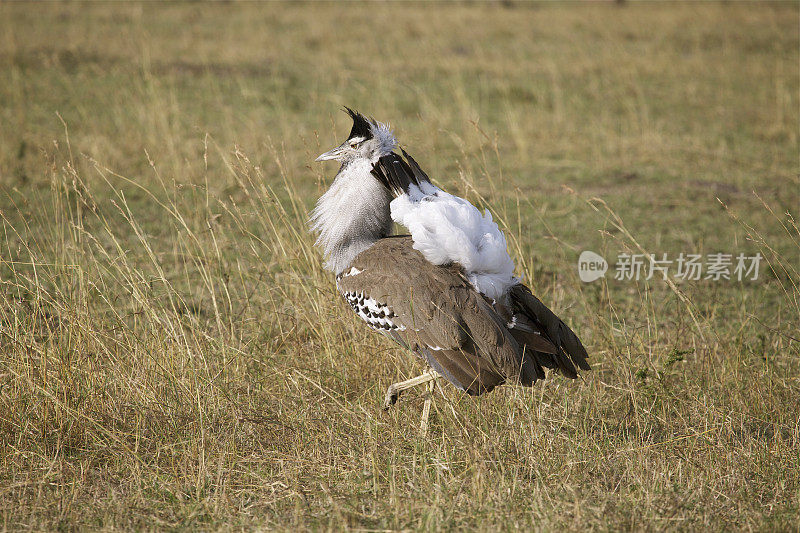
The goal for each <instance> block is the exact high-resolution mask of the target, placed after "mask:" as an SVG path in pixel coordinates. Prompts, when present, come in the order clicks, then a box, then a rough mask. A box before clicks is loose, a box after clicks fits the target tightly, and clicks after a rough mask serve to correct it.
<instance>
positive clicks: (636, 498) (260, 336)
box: [0, 3, 800, 530]
mask: <svg viewBox="0 0 800 533" xmlns="http://www.w3.org/2000/svg"><path fill="white" fill-rule="evenodd" d="M798 20H799V19H798V5H797V4H796V3H785V4H753V5H751V4H730V5H728V4H725V5H717V4H656V5H649V4H648V5H636V4H631V5H625V6H622V7H619V6H616V5H611V4H600V5H594V4H593V5H588V4H577V5H563V6H562V5H539V4H510V5H509V6H503V5H495V4H466V5H462V4H438V5H430V6H426V5H417V4H389V5H383V4H355V5H351V4H347V5H341V6H340V5H333V4H305V5H290V4H242V5H239V4H234V5H209V4H168V5H156V4H141V5H140V4H124V5H117V4H114V5H105V4H41V5H40V4H7V3H3V4H0V74H1V75H2V79H3V80H4V82H3V83H2V84H0V121H2V127H1V128H0V234H1V235H2V236H0V524H1V525H2V526H3V527H4V528H5V529H10V530H21V529H34V530H42V529H56V528H58V529H73V528H80V529H89V528H97V529H167V528H169V529H192V530H195V529H255V528H275V529H295V528H304V529H315V530H316V529H342V528H353V529H465V528H468V529H478V530H488V529H498V528H499V529H513V528H526V529H528V528H533V529H538V530H561V529H579V528H580V529H583V528H591V529H610V530H619V529H629V530H630V529H633V530H641V529H647V530H662V529H668V530H672V529H683V530H696V529H711V530H718V529H723V528H724V529H732V530H740V529H757V530H797V529H798V524H800V519H799V518H798V516H799V513H800V474H799V473H798V472H800V409H798V405H800V381H798V375H799V374H798V372H799V371H800V363H798V356H800V350H799V349H798V339H800V333H799V332H798V324H800V292H799V291H798V287H800V276H799V275H798V254H799V253H800V246H799V244H798V242H799V241H800V236H799V234H798V228H797V225H796V223H795V219H796V217H797V212H798V196H799V194H798V188H799V187H800V182H798V179H797V171H798V91H799V90H800V81H799V80H798V78H799V76H798V60H799V57H800V53H798V47H799V46H800V44H799V41H800V40H799V38H798ZM342 104H347V105H350V106H352V107H355V108H357V109H359V110H361V111H363V112H365V113H368V114H372V115H375V116H376V117H377V118H379V119H381V120H389V121H391V122H393V123H394V124H395V126H396V131H397V133H398V136H399V137H400V139H401V142H403V144H404V145H405V146H406V147H407V148H408V149H409V150H410V151H411V153H412V154H413V155H414V156H415V158H416V159H418V160H419V161H420V163H421V164H422V165H423V166H424V167H425V168H426V169H427V170H429V171H430V174H431V175H432V176H434V177H435V179H437V180H438V182H439V183H441V184H442V185H443V186H445V187H446V188H448V189H449V190H450V191H452V192H454V193H457V194H460V195H464V196H466V197H467V198H469V199H470V200H472V201H474V202H476V203H478V204H480V205H486V206H490V207H491V209H492V210H493V212H494V213H495V214H496V215H497V218H498V219H499V220H500V221H501V224H502V225H503V226H504V228H505V229H506V230H507V232H508V234H509V237H510V245H511V250H512V252H513V255H514V257H515V259H516V260H517V262H518V265H520V267H521V271H522V272H523V273H524V275H525V276H526V279H527V281H528V282H529V283H530V284H531V285H532V286H533V287H534V288H535V291H536V292H537V293H538V294H539V295H540V296H541V298H542V299H543V300H544V301H545V302H547V303H549V304H550V305H551V306H552V307H553V308H554V310H555V311H556V312H558V313H559V314H561V315H562V316H563V317H564V318H565V319H566V320H567V321H568V322H569V323H570V324H571V325H572V326H573V327H574V329H575V330H576V331H577V332H578V333H579V334H580V335H581V336H582V338H583V339H584V341H585V342H586V344H587V346H588V347H589V349H590V352H591V353H592V360H591V362H592V364H593V366H594V370H593V371H592V372H590V373H588V374H586V375H585V376H584V379H583V380H580V381H578V382H569V381H567V380H564V379H561V378H558V377H556V378H554V379H549V380H547V381H546V382H544V383H541V384H540V385H537V386H536V387H535V388H533V389H517V388H512V387H504V388H501V389H498V390H497V391H496V392H493V393H492V394H490V395H487V396H485V397H481V398H465V397H462V396H460V395H459V394H457V393H456V391H454V390H453V389H452V388H450V387H447V386H446V387H444V389H443V394H441V395H438V396H437V399H436V403H435V408H434V412H433V414H432V427H431V429H430V431H429V433H428V436H427V438H426V439H422V438H420V436H419V434H418V432H417V431H416V429H415V428H416V424H417V423H418V420H419V412H420V407H421V399H420V396H419V395H418V394H417V393H415V392H411V393H407V394H406V395H404V397H403V398H402V399H401V402H400V404H399V408H397V409H394V410H393V411H391V412H389V413H384V412H383V411H381V410H380V401H381V398H382V393H383V392H384V390H385V387H386V386H387V385H388V384H389V383H391V382H392V381H394V380H396V379H398V378H403V377H408V376H410V375H412V374H414V373H415V372H418V371H419V370H420V369H421V366H420V364H419V363H418V362H417V361H415V360H414V359H413V358H411V357H409V356H408V355H407V354H405V353H403V352H402V351H401V350H400V349H398V348H397V347H395V346H393V345H391V344H390V343H388V342H386V341H385V340H382V339H380V338H378V337H377V336H376V335H374V334H373V333H371V332H370V331H368V330H367V328H365V327H363V326H362V324H360V323H359V322H358V320H357V319H356V318H355V317H353V316H351V315H350V313H349V309H348V308H347V307H346V305H345V304H344V303H343V302H342V301H340V299H339V298H338V296H337V295H336V293H335V290H334V286H333V282H332V279H331V277H330V275H329V274H328V273H326V272H324V271H323V270H322V269H321V261H320V257H319V253H318V251H317V250H315V249H314V248H313V247H312V245H311V243H312V239H311V237H310V236H309V235H307V233H306V225H305V218H306V213H307V210H308V209H309V207H310V206H311V205H312V204H313V201H314V200H315V199H316V197H317V196H318V195H319V194H320V193H321V192H322V191H323V190H324V188H325V187H326V185H327V183H329V181H330V178H331V177H332V175H333V172H334V169H332V168H328V167H322V166H316V165H315V166H311V163H310V162H311V161H312V160H313V157H314V156H315V155H316V154H318V153H319V152H321V151H323V150H324V149H327V148H329V147H330V146H332V145H333V144H334V143H336V142H337V140H341V137H342V135H344V133H346V128H347V127H348V126H347V125H346V124H345V122H346V119H345V117H344V115H341V114H340V113H338V111H337V109H338V108H339V107H340V106H341V105H342ZM639 247H641V250H644V251H647V252H649V253H664V252H666V253H669V254H670V255H677V254H678V253H679V252H685V253H703V254H707V253H712V252H729V253H738V252H746V253H755V252H757V251H759V252H761V253H762V254H763V255H764V257H765V258H766V260H767V261H768V263H769V265H764V267H763V268H762V273H761V276H760V277H759V279H758V280H757V281H754V282H748V283H738V282H712V281H699V282H688V283H682V284H678V285H675V286H672V287H671V286H669V285H667V284H665V283H664V282H662V281H657V280H651V281H640V282H638V283H636V282H617V281H613V280H608V281H606V282H596V283H594V284H582V283H581V282H580V281H579V280H578V277H577V270H576V266H575V263H576V261H577V256H578V254H579V252H580V251H581V250H585V249H592V250H595V251H597V252H600V253H602V254H603V255H605V256H606V257H607V258H609V259H612V261H613V258H614V257H616V255H617V254H618V253H620V252H622V251H630V250H634V251H636V250H639Z"/></svg>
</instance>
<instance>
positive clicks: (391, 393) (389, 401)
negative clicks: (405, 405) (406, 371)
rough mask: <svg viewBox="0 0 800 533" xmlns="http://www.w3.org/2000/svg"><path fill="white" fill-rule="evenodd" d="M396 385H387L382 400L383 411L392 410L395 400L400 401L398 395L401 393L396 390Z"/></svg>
mask: <svg viewBox="0 0 800 533" xmlns="http://www.w3.org/2000/svg"><path fill="white" fill-rule="evenodd" d="M396 385H397V384H396V383H395V384H392V385H389V388H388V389H386V396H385V397H384V399H383V410H384V411H388V410H389V409H391V408H392V406H393V405H394V404H396V403H397V400H399V399H400V393H401V392H402V391H399V390H397V387H396Z"/></svg>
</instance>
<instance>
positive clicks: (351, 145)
mask: <svg viewBox="0 0 800 533" xmlns="http://www.w3.org/2000/svg"><path fill="white" fill-rule="evenodd" d="M359 144H361V142H360V141H356V140H352V141H350V147H351V148H355V147H357V146H358V145H359Z"/></svg>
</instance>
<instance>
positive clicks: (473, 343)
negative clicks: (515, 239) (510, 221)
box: [311, 108, 589, 431]
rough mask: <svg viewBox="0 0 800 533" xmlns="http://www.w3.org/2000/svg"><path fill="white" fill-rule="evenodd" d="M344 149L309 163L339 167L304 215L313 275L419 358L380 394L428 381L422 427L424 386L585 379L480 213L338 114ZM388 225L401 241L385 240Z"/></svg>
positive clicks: (382, 136) (561, 331)
mask: <svg viewBox="0 0 800 533" xmlns="http://www.w3.org/2000/svg"><path fill="white" fill-rule="evenodd" d="M345 110H346V111H347V113H348V114H349V115H350V117H351V118H352V119H353V127H352V130H351V131H350V135H348V137H347V140H346V141H345V142H344V143H342V144H341V145H340V146H338V147H336V148H334V149H333V150H330V151H328V152H325V153H324V154H322V155H320V156H319V157H318V158H317V161H326V160H336V161H339V162H340V163H341V167H340V168H339V172H338V174H337V175H336V178H335V179H334V180H333V184H332V185H331V187H330V189H328V191H327V192H326V193H325V194H323V195H322V197H321V198H320V199H319V201H318V202H317V205H316V207H315V209H314V211H313V212H312V215H311V227H312V229H313V231H315V232H316V233H317V234H318V238H317V241H316V244H317V245H318V246H319V247H321V248H322V250H323V251H324V254H325V257H326V262H325V267H326V268H327V269H329V270H331V271H333V272H334V274H335V275H336V287H337V289H338V290H339V292H340V293H341V294H342V296H344V298H345V300H346V301H347V302H348V303H349V304H350V306H351V307H352V308H353V310H354V311H355V312H356V314H357V315H358V316H359V317H360V318H361V319H362V320H363V321H364V322H366V324H367V325H368V326H369V327H370V328H372V329H373V330H375V331H378V332H379V333H381V334H383V335H386V336H388V337H390V338H392V339H393V340H394V341H396V342H397V343H399V344H400V345H402V346H404V347H405V348H407V349H409V350H411V351H412V352H414V353H416V354H417V355H418V356H420V357H421V358H422V359H424V361H425V362H426V363H427V364H428V365H429V366H430V370H428V371H427V372H425V373H424V374H422V375H421V376H419V377H416V378H413V379H410V380H407V381H404V382H401V383H395V384H393V385H391V386H390V387H389V390H388V391H387V393H386V398H385V401H384V407H385V408H387V409H388V408H389V407H390V406H391V405H393V404H394V403H395V402H396V401H397V399H398V397H399V395H400V393H401V392H403V391H404V390H406V389H408V388H411V387H413V386H416V385H420V384H425V383H427V384H428V394H427V397H426V399H425V404H424V407H423V416H422V423H421V426H422V430H423V431H425V430H426V429H427V418H428V413H429V411H430V399H431V393H432V391H433V388H434V384H435V380H436V378H438V377H443V378H444V379H446V380H447V381H449V382H450V383H452V384H453V385H455V386H456V387H458V388H459V389H461V390H463V391H465V392H466V393H467V394H470V395H479V394H483V393H485V392H489V391H491V390H492V389H494V388H495V387H497V386H498V385H501V384H503V383H514V384H521V385H525V386H530V385H532V384H533V383H535V382H536V381H537V380H539V379H544V377H545V373H544V370H543V367H544V368H549V369H552V370H554V371H556V372H560V373H561V374H563V375H564V376H566V377H568V378H575V377H577V369H581V370H589V365H588V364H587V363H586V358H587V353H586V349H585V348H584V347H583V345H582V344H581V341H580V340H579V339H578V337H577V336H576V335H575V333H573V331H572V330H571V329H570V328H569V327H567V325H566V324H564V322H562V321H561V319H559V318H558V317H557V316H556V315H555V314H554V313H553V312H552V311H551V310H550V309H548V308H547V307H546V306H545V305H544V304H543V303H542V302H541V301H539V300H538V299H537V298H536V297H535V296H534V295H533V294H532V293H531V291H530V290H529V289H528V288H527V287H526V286H525V285H523V284H522V283H520V281H519V280H518V279H517V278H515V277H514V263H513V261H512V260H511V258H510V257H509V255H508V252H507V250H506V239H505V235H504V234H503V232H502V231H500V229H499V228H498V226H497V224H496V223H495V222H494V221H493V220H492V216H491V214H490V213H489V212H488V211H486V212H485V213H484V214H482V213H481V212H480V211H478V209H477V208H475V207H474V206H473V205H472V204H470V203H469V202H467V201H466V200H464V199H462V198H459V197H457V196H453V195H451V194H448V193H446V192H445V191H443V190H441V189H439V188H438V187H436V186H435V185H433V184H432V183H431V181H430V180H429V178H428V176H427V174H425V172H423V171H422V169H421V168H420V166H419V165H418V164H417V162H416V161H415V160H414V159H413V158H412V157H411V156H409V155H408V154H407V153H406V152H405V151H404V150H402V149H401V153H402V156H401V155H398V154H397V153H395V152H394V150H395V149H396V148H397V141H396V140H395V137H394V135H393V134H392V131H391V130H390V128H389V126H388V125H386V124H383V123H381V122H378V121H376V120H374V119H371V118H370V119H367V118H366V117H364V116H363V115H361V114H360V113H358V112H356V111H353V110H352V109H349V108H345ZM392 221H394V222H397V223H398V224H400V225H402V226H405V227H406V228H407V229H408V230H409V232H410V233H411V234H410V235H391V230H392Z"/></svg>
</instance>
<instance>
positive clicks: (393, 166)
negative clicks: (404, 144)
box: [372, 148, 430, 196]
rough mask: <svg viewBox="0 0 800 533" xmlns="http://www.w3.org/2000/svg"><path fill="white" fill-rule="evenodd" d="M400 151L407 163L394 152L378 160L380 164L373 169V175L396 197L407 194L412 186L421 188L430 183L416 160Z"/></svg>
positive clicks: (376, 164)
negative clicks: (420, 186)
mask: <svg viewBox="0 0 800 533" xmlns="http://www.w3.org/2000/svg"><path fill="white" fill-rule="evenodd" d="M400 151H401V152H403V157H405V158H406V160H407V161H404V160H403V158H402V157H400V156H399V155H397V154H396V153H394V152H392V153H390V154H386V155H385V156H383V157H381V158H380V159H378V162H377V163H375V165H374V166H373V167H372V175H373V176H375V178H376V179H377V180H378V181H380V182H381V183H383V185H384V187H386V188H387V189H389V190H390V191H392V193H394V195H395V196H399V195H401V194H405V193H407V192H408V188H409V187H410V186H411V185H412V184H413V185H416V186H419V185H420V184H421V183H423V182H426V181H427V182H430V179H428V175H427V174H425V172H424V171H423V170H422V169H421V168H420V167H419V165H418V164H417V162H416V161H414V158H413V157H411V156H410V155H408V154H407V153H406V151H405V150H403V149H402V148H401V149H400Z"/></svg>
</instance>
